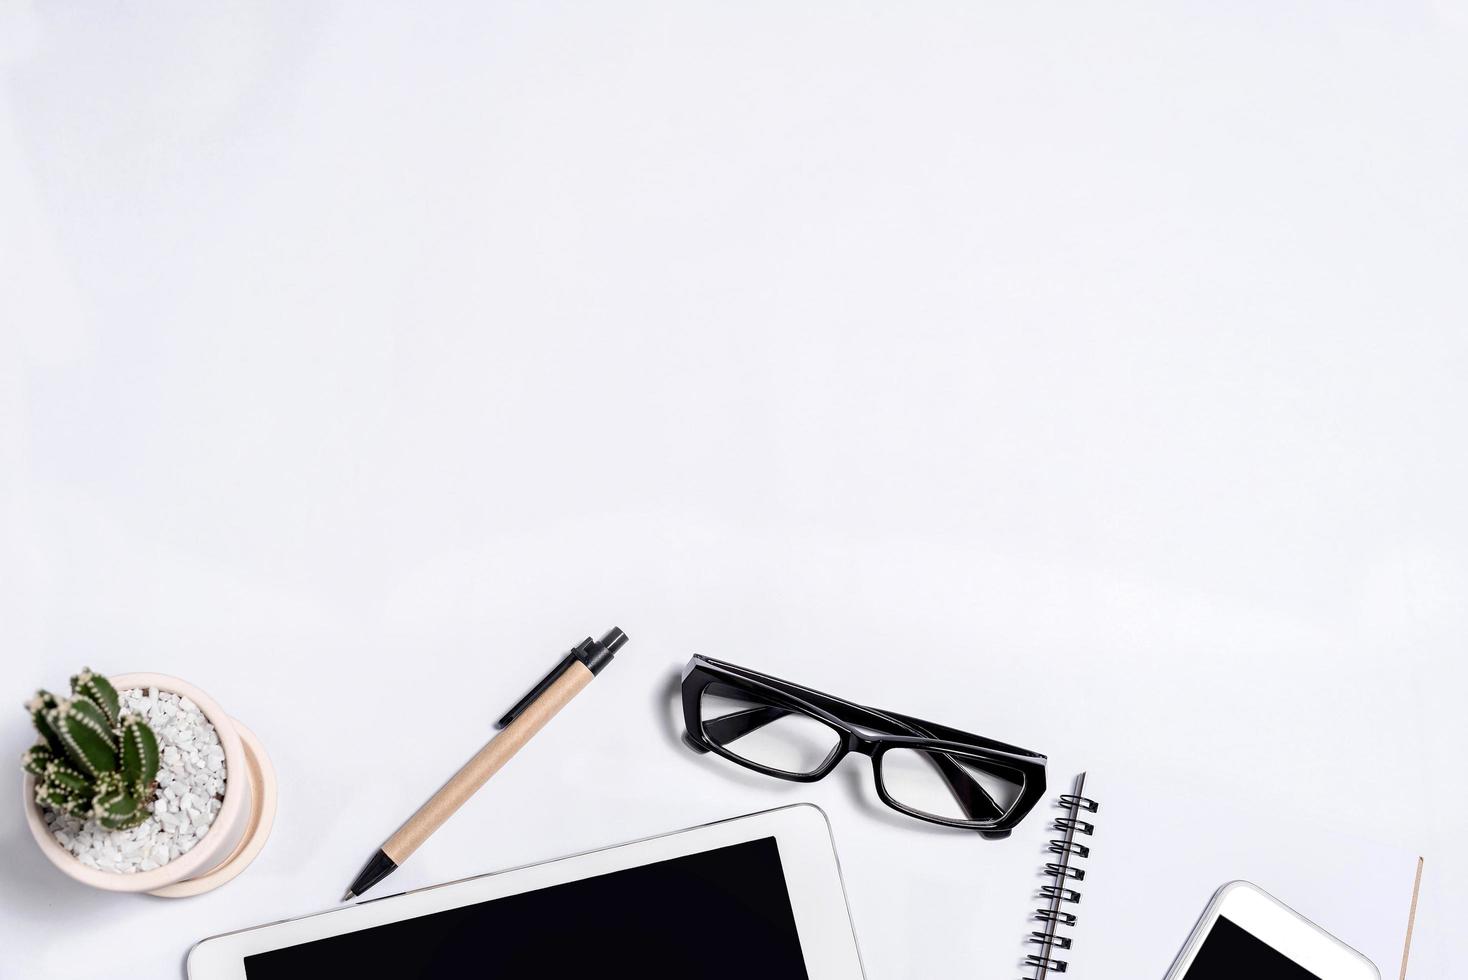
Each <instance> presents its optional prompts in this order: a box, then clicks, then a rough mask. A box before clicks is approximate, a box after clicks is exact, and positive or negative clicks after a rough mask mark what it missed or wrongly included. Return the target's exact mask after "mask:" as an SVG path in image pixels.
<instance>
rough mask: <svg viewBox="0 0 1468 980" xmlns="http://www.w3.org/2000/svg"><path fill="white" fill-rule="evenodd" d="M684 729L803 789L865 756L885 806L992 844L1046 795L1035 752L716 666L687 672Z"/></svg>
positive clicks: (703, 661)
mask: <svg viewBox="0 0 1468 980" xmlns="http://www.w3.org/2000/svg"><path fill="white" fill-rule="evenodd" d="M683 723H684V725H685V726H686V727H687V729H688V742H689V744H690V746H691V747H692V748H694V749H695V750H696V751H698V752H714V753H716V754H718V755H721V756H723V757H724V758H726V759H728V760H729V761H731V762H737V763H739V764H740V765H741V766H744V767H746V768H748V769H753V770H754V771H755V772H762V773H764V774H765V775H767V776H776V777H778V778H780V779H792V780H795V781H796V782H803V783H811V782H815V781H816V780H818V779H823V778H824V777H825V776H826V775H827V774H828V773H830V772H831V770H833V769H835V768H836V766H837V765H838V764H839V763H840V762H841V760H842V759H843V758H845V756H846V755H847V754H848V753H850V752H860V753H861V754H863V755H867V756H870V757H871V760H872V770H873V774H874V776H875V777H876V782H877V796H878V797H880V798H881V800H882V802H883V803H885V804H887V805H888V806H890V807H892V809H894V810H898V811H900V812H902V813H905V814H907V815H908V816H911V817H917V818H918V819H919V820H927V821H930V822H932V823H937V824H943V825H944V826H946V827H958V828H962V829H965V830H975V831H978V832H979V833H980V834H981V835H983V836H984V837H987V838H993V839H998V838H1003V837H1008V836H1009V833H1010V831H1012V830H1013V829H1014V828H1015V826H1016V825H1018V824H1019V822H1020V821H1021V820H1023V819H1024V817H1025V815H1026V814H1028V813H1029V812H1030V810H1032V809H1033V808H1034V806H1035V804H1036V803H1037V802H1039V800H1040V798H1041V797H1042V796H1044V794H1045V757H1044V756H1043V755H1041V754H1040V753H1038V752H1031V751H1029V750H1028V749H1021V748H1018V747H1017V746H1013V745H1006V744H1004V743H1003V742H996V741H994V740H993V739H989V738H984V737H983V736H981V735H973V734H970V733H969V732H962V731H959V730H958V729H956V728H948V727H947V726H945V725H935V724H933V723H932V722H928V721H923V720H921V719H919V718H910V717H908V716H906V715H899V714H897V713H896V712H892V711H878V710H877V709H875V708H867V707H863V706H862V705H859V704H853V703H852V702H850V701H843V700H841V699H840V698H835V697H832V696H831V695H829V694H822V693H821V692H820V691H815V690H812V689H811V688H808V687H803V686H801V685H799V684H794V683H791V682H790V681H783V680H780V679H779V678H778V677H771V676H770V675H768V674H761V673H759V672H758V671H753V670H749V669H747V668H744V667H738V666H735V665H734V664H729V663H724V662H722V661H719V660H713V659H711V658H709V657H703V656H695V657H694V658H693V659H692V660H690V661H688V666H687V667H685V668H684V669H683Z"/></svg>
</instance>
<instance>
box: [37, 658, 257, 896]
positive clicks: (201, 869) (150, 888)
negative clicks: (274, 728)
mask: <svg viewBox="0 0 1468 980" xmlns="http://www.w3.org/2000/svg"><path fill="white" fill-rule="evenodd" d="M108 679H109V680H110V681H112V686H113V687H115V688H117V689H118V690H119V691H125V690H128V689H131V688H149V687H156V688H158V689H159V690H160V691H171V692H173V693H174V694H180V695H182V696H184V697H186V698H188V699H189V700H190V701H192V702H194V704H196V705H198V706H199V710H201V711H203V712H204V717H206V718H208V719H209V721H210V723H211V724H213V726H214V729H215V731H217V732H218V733H219V742H220V744H221V745H222V746H223V747H224V766H225V774H226V776H225V783H224V802H223V803H222V804H221V805H220V807H219V813H218V814H217V815H216V816H215V818H214V822H213V823H212V824H210V825H209V830H208V832H206V833H205V834H204V836H203V837H202V838H201V839H200V840H199V842H198V843H197V844H195V845H194V846H193V847H192V848H190V849H189V851H188V852H187V853H185V854H181V855H179V856H178V857H176V858H174V859H173V860H172V861H169V862H168V863H167V864H165V865H163V866H162V867H158V868H154V869H153V870H152V871H138V872H135V873H133V874H120V873H118V872H114V871H101V870H99V869H97V868H89V867H87V866H86V865H85V864H82V863H81V862H80V861H78V860H77V859H76V857H75V856H74V855H73V854H72V853H71V852H70V851H68V850H66V849H65V848H64V847H62V846H61V845H60V844H58V843H57V842H56V838H54V837H52V836H51V831H50V830H48V829H47V828H46V822H45V820H44V819H43V818H42V816H41V808H40V807H39V806H38V805H37V804H36V780H35V777H34V776H31V775H29V774H27V775H26V777H25V783H24V786H23V791H22V792H23V801H24V804H25V814H26V822H27V823H28V824H29V825H30V828H31V835H32V836H33V837H35V839H36V843H37V844H38V845H39V846H40V848H41V852H42V853H43V854H45V855H46V857H47V858H49V859H50V861H51V863H52V864H54V865H56V867H58V868H60V869H61V870H62V871H63V872H65V873H66V874H68V875H70V876H71V877H72V878H75V879H76V880H77V881H80V882H81V883H83V884H85V885H91V886H92V887H93V888H102V889H105V890H107V891H114V892H149V893H150V894H153V895H160V896H163V897H165V898H184V897H186V896H189V895H199V894H202V893H203V892H206V891H209V890H211V889H214V888H218V887H219V886H220V885H222V884H224V883H225V882H227V881H229V880H230V879H232V878H233V877H234V876H235V875H237V874H239V873H240V872H241V871H243V870H245V868H246V867H248V866H249V864H250V862H251V861H253V860H254V859H255V856H256V855H257V854H259V853H260V848H262V847H263V846H264V845H265V839H266V838H267V837H268V836H269V835H270V828H271V825H272V824H273V823H274V822H275V770H274V769H273V768H272V767H271V765H270V758H269V756H267V755H266V754H265V749H264V747H263V746H261V745H260V742H259V740H258V739H257V738H255V735H254V733H252V732H251V731H250V730H249V729H248V728H246V727H245V726H244V725H241V724H240V723H239V722H237V721H235V720H234V719H233V718H231V717H229V715H227V714H225V713H224V710H223V709H222V708H220V707H219V705H218V703H216V702H215V701H214V699H213V698H211V697H209V695H207V694H205V693H204V692H203V691H201V690H199V689H198V688H197V687H194V686H193V685H192V684H189V683H186V682H185V681H181V680H179V679H178V678H177V677H169V676H168V675H167V674H119V675H118V676H116V677H110V678H108Z"/></svg>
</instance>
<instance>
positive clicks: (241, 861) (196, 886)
mask: <svg viewBox="0 0 1468 980" xmlns="http://www.w3.org/2000/svg"><path fill="white" fill-rule="evenodd" d="M234 726H235V728H236V729H237V730H238V731H239V734H240V742H241V743H242V744H243V745H244V749H245V767H246V776H247V778H248V779H249V781H250V816H249V819H248V820H247V821H246V823H245V831H244V833H243V834H242V835H240V841H239V843H238V844H236V845H235V846H234V850H232V851H230V852H229V855H228V856H227V857H226V858H225V859H224V860H223V861H221V862H220V863H219V864H218V865H216V866H215V867H214V868H212V869H211V870H209V871H206V872H205V873H203V874H201V875H199V876H198V877H196V878H189V879H187V880H185V881H179V882H175V883H173V884H171V885H165V886H163V887H162V888H158V889H155V890H153V891H150V892H148V894H149V895H157V896H158V897H160V898H189V897H191V896H193V895H202V894H204V893H205V892H209V891H213V890H214V889H216V888H218V887H219V886H220V885H223V884H225V883H226V882H229V881H233V880H234V878H235V877H236V876H237V875H238V874H239V873H240V872H241V871H243V870H245V869H246V868H248V867H249V866H250V862H252V861H254V860H255V857H256V855H258V854H259V853H260V849H261V848H262V847H264V846H265V841H266V839H267V838H269V837H270V828H271V827H272V826H274V824H275V789H276V784H275V767H274V766H272V765H271V764H270V756H269V755H267V754H266V753H265V746H263V745H261V744H260V740H259V739H258V738H256V737H255V733H254V732H252V731H250V730H249V729H248V728H246V727H245V726H244V725H242V724H240V722H239V721H238V720H235V721H234Z"/></svg>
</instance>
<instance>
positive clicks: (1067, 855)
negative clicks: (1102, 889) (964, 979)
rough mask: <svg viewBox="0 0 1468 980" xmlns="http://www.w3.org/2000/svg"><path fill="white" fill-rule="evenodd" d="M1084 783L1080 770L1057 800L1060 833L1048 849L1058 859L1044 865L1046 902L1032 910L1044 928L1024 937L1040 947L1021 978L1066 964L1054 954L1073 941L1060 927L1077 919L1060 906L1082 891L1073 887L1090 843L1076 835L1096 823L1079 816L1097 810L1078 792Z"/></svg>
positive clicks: (1037, 977) (1035, 978)
mask: <svg viewBox="0 0 1468 980" xmlns="http://www.w3.org/2000/svg"><path fill="white" fill-rule="evenodd" d="M1085 786H1086V774H1085V773H1081V774H1080V775H1079V776H1077V777H1076V784H1075V792H1074V793H1066V794H1063V795H1062V796H1061V797H1060V800H1059V806H1060V807H1061V808H1063V809H1064V810H1065V815H1064V816H1061V817H1056V818H1055V823H1054V825H1053V826H1054V828H1055V829H1056V830H1058V831H1059V832H1060V833H1061V835H1062V836H1060V837H1058V838H1056V839H1054V840H1052V841H1050V846H1049V851H1050V853H1051V854H1058V855H1060V859H1059V860H1058V861H1050V862H1047V863H1046V864H1045V874H1046V875H1048V876H1049V877H1050V879H1051V883H1050V884H1048V885H1041V886H1040V897H1041V898H1044V899H1046V900H1047V903H1048V904H1046V905H1045V906H1043V907H1041V908H1038V909H1035V919H1036V920H1037V921H1039V922H1043V923H1044V928H1043V929H1040V930H1037V931H1035V932H1032V933H1030V935H1029V937H1028V938H1027V939H1026V942H1029V943H1032V944H1034V945H1036V946H1039V947H1040V950H1039V952H1036V953H1030V954H1029V955H1027V956H1026V957H1025V966H1026V967H1028V968H1029V969H1031V970H1033V971H1034V973H1032V974H1031V975H1030V976H1028V977H1024V978H1023V980H1045V978H1046V977H1048V976H1049V975H1050V974H1052V973H1064V972H1065V971H1066V969H1067V967H1068V966H1069V962H1068V961H1067V960H1064V959H1061V958H1060V957H1058V956H1056V955H1055V954H1056V953H1057V952H1058V951H1063V950H1067V949H1070V947H1071V941H1072V940H1071V937H1069V936H1066V935H1062V934H1061V933H1060V931H1059V930H1061V929H1068V928H1070V927H1072V926H1074V925H1075V924H1076V922H1077V921H1079V919H1078V916H1077V913H1075V912H1071V911H1067V910H1066V909H1065V908H1064V907H1063V906H1067V905H1079V904H1080V901H1081V892H1080V890H1079V889H1078V888H1077V887H1075V886H1076V883H1078V882H1081V881H1084V880H1085V878H1086V871H1085V869H1084V868H1080V867H1077V866H1076V864H1077V862H1079V861H1082V860H1084V859H1085V858H1087V857H1090V855H1091V848H1090V845H1088V844H1083V843H1081V842H1080V841H1078V840H1076V838H1077V837H1090V836H1091V835H1092V834H1094V833H1095V831H1096V825H1095V824H1094V823H1092V822H1090V821H1088V820H1082V819H1080V814H1081V813H1095V812H1096V811H1097V810H1099V809H1100V807H1099V805H1098V804H1097V803H1096V801H1095V800H1092V799H1090V798H1088V797H1085V796H1082V795H1081V794H1082V793H1083V792H1084V791H1085Z"/></svg>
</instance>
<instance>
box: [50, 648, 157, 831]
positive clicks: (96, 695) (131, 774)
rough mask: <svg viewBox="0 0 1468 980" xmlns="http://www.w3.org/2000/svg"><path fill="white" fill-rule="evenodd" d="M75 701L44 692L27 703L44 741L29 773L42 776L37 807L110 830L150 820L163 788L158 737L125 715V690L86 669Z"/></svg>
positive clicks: (76, 682)
mask: <svg viewBox="0 0 1468 980" xmlns="http://www.w3.org/2000/svg"><path fill="white" fill-rule="evenodd" d="M71 691H72V698H71V699H70V700H67V701H59V700H57V698H56V696H55V695H53V694H52V693H51V692H50V691H37V692H36V696H35V697H34V698H32V699H31V700H30V701H29V702H28V703H27V704H26V710H27V711H29V712H30V715H31V723H32V724H33V725H35V728H36V731H37V732H38V733H40V736H41V739H40V741H39V742H37V743H36V744H35V745H33V746H31V747H30V748H29V749H27V750H26V753H25V755H24V756H23V757H22V759H21V768H23V769H24V770H25V771H26V772H28V773H30V774H31V775H32V776H34V777H35V778H36V802H37V803H38V804H40V805H41V806H42V807H46V808H49V809H51V810H53V811H57V812H61V813H67V814H71V815H72V816H74V817H77V818H80V819H82V820H85V819H87V818H92V819H95V820H96V821H97V824H98V825H99V826H100V827H102V828H103V829H105V830H128V829H131V828H133V827H136V826H138V825H139V824H141V823H142V822H143V821H144V820H146V819H147V818H148V816H149V813H150V812H151V809H152V805H153V802H154V797H155V795H156V793H157V790H158V782H157V776H158V736H157V735H156V734H155V733H154V731H153V729H152V728H151V727H149V725H148V723H147V722H145V721H142V720H141V719H139V718H138V717H137V716H136V715H131V714H127V713H125V712H123V711H122V709H121V705H120V700H119V698H118V696H117V689H116V688H115V687H113V686H112V683H111V682H110V681H108V680H107V678H105V677H102V676H101V675H99V674H95V673H93V672H92V671H91V669H90V668H83V670H82V672H81V673H80V674H77V675H76V676H75V677H73V678H72V679H71Z"/></svg>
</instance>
